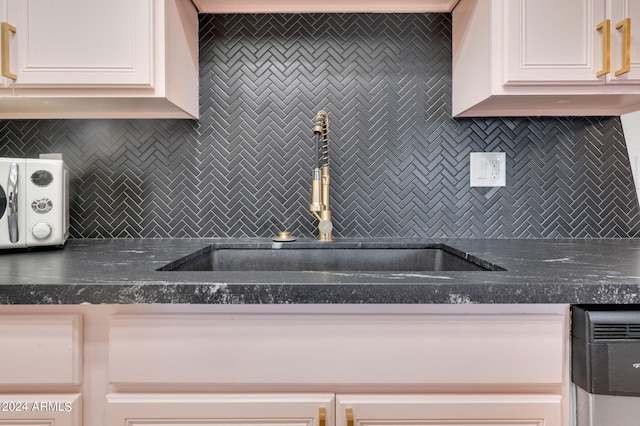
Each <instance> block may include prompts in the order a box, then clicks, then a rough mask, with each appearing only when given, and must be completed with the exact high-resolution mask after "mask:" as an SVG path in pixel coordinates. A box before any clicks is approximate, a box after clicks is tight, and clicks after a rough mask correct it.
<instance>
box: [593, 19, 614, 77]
mask: <svg viewBox="0 0 640 426" xmlns="http://www.w3.org/2000/svg"><path fill="white" fill-rule="evenodd" d="M596 31H602V69H601V70H600V71H598V72H597V73H596V77H602V76H603V75H605V74H609V73H610V72H611V20H610V19H605V20H604V21H602V22H600V23H599V24H598V25H597V26H596Z"/></svg>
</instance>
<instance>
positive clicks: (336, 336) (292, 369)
mask: <svg viewBox="0 0 640 426" xmlns="http://www.w3.org/2000/svg"><path fill="white" fill-rule="evenodd" d="M109 335H110V337H109V340H110V344H109V375H110V380H111V382H112V383H120V384H167V383H181V384H194V385H195V384H205V383H215V384H246V385H250V384H265V385H266V384H274V385H275V384H290V383H298V384H303V383H304V384H318V383H334V384H342V385H349V384H351V385H363V384H368V385H375V384H380V383H383V384H386V385H389V384H394V385H425V384H430V383H431V384H443V385H447V384H448V385H459V386H460V385H476V386H480V385H486V384H491V385H492V386H503V387H504V386H510V385H511V386H520V387H522V386H537V385H538V386H539V385H543V384H556V385H557V384H560V383H562V380H563V364H562V363H563V353H564V352H563V335H564V320H563V317H562V316H560V315H558V316H555V315H466V316H456V315H388V316H385V315H376V316H372V315H331V316H328V315H324V316H323V315H302V314H300V315H271V316H268V315H267V316H261V315H258V316H244V317H228V316H224V315H214V314H209V315H207V314H199V315H183V314H166V315H114V316H112V318H111V325H110V333H109ZM390 365H393V368H378V366H390Z"/></svg>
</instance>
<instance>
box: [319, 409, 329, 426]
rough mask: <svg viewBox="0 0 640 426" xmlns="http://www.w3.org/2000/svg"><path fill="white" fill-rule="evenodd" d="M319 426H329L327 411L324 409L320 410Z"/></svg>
mask: <svg viewBox="0 0 640 426" xmlns="http://www.w3.org/2000/svg"><path fill="white" fill-rule="evenodd" d="M318 426H327V409H326V408H324V407H320V409H319V410H318Z"/></svg>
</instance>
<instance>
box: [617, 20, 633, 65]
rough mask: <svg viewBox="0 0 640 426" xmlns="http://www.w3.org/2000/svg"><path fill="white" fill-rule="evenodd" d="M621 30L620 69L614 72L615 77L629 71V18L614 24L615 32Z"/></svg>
mask: <svg viewBox="0 0 640 426" xmlns="http://www.w3.org/2000/svg"><path fill="white" fill-rule="evenodd" d="M620 29H622V68H620V69H619V70H617V71H616V72H615V75H616V77H617V76H619V75H622V74H626V73H628V72H629V71H631V18H627V19H623V20H622V21H620V22H618V23H617V24H616V30H620Z"/></svg>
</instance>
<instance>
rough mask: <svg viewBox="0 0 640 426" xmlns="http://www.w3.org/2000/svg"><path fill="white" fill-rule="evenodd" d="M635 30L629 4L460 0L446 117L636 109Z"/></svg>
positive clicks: (639, 104) (635, 9)
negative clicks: (450, 108) (449, 107)
mask: <svg viewBox="0 0 640 426" xmlns="http://www.w3.org/2000/svg"><path fill="white" fill-rule="evenodd" d="M634 23H637V25H635V24H634ZM639 32H640V2H638V1H634V0H563V1H560V2H559V1H556V0H462V1H461V2H460V3H459V4H458V6H457V7H456V9H455V10H454V13H453V115H454V116H499V115H620V114H623V113H626V112H630V111H634V110H638V109H640V72H639V70H640V39H639V38H638V37H637V36H635V34H638V33H639ZM634 37H635V39H634Z"/></svg>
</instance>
